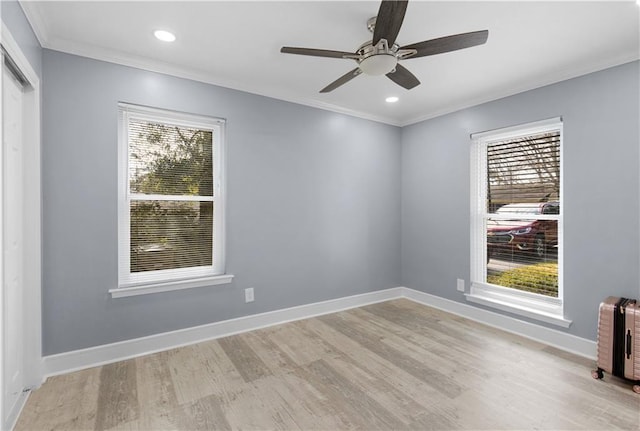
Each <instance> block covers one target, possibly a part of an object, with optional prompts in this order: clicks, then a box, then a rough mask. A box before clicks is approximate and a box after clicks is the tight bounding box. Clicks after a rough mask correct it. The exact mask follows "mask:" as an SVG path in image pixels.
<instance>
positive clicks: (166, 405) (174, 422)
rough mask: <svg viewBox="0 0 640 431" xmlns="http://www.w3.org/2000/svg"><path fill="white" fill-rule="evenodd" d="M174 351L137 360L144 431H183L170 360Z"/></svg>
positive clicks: (182, 416) (137, 376) (141, 417)
mask: <svg viewBox="0 0 640 431" xmlns="http://www.w3.org/2000/svg"><path fill="white" fill-rule="evenodd" d="M170 355H171V352H159V353H156V354H153V355H148V356H143V357H141V358H137V359H136V367H137V369H138V372H137V373H136V378H137V385H138V401H139V406H140V417H139V419H138V421H137V423H138V424H139V426H140V428H141V429H149V430H152V429H153V430H167V429H180V428H181V427H182V426H183V424H184V423H185V421H186V418H185V417H184V414H182V412H181V411H180V410H179V409H177V408H175V406H177V405H178V398H177V396H176V392H175V387H174V384H173V379H172V378H171V372H170V370H169V364H168V358H169V356H170Z"/></svg>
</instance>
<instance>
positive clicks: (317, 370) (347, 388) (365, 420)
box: [298, 360, 406, 429]
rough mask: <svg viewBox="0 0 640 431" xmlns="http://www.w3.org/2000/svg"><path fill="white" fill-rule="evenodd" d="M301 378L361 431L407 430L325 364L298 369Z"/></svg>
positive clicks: (320, 363) (387, 412)
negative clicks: (325, 397)
mask: <svg viewBox="0 0 640 431" xmlns="http://www.w3.org/2000/svg"><path fill="white" fill-rule="evenodd" d="M298 372H299V375H300V377H302V378H304V379H305V380H307V381H309V382H310V383H311V384H312V385H314V386H315V387H316V389H317V390H319V391H321V392H322V393H323V394H325V395H326V396H327V397H328V398H329V399H330V400H331V404H332V406H333V408H334V410H335V411H336V412H337V411H340V412H348V413H349V417H350V418H351V420H352V421H354V422H356V423H357V424H358V425H359V428H362V429H367V428H368V429H402V428H403V427H405V426H406V424H404V423H403V422H402V421H401V420H399V419H398V418H397V417H396V416H394V415H393V414H392V413H391V412H390V411H389V410H387V409H386V408H385V407H384V406H383V405H381V404H380V403H378V402H377V401H375V400H374V399H372V398H371V397H369V396H368V395H367V394H366V393H364V392H363V391H361V390H360V389H358V388H357V387H356V385H354V384H352V383H351V382H350V381H349V379H348V378H346V377H345V376H343V375H341V374H340V373H338V372H337V371H335V370H334V369H333V368H332V367H331V366H330V365H329V364H328V363H327V362H325V361H324V360H318V361H315V362H312V363H311V364H309V365H308V366H307V367H304V368H301V369H300V370H299V371H298Z"/></svg>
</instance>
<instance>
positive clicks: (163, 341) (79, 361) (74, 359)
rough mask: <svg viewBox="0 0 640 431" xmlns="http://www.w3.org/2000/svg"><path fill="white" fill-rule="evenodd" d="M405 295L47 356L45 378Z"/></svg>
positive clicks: (387, 293)
mask: <svg viewBox="0 0 640 431" xmlns="http://www.w3.org/2000/svg"><path fill="white" fill-rule="evenodd" d="M401 296H402V288H400V287H394V288H391V289H385V290H378V291H375V292H369V293H363V294H361V295H354V296H347V297H344V298H338V299H331V300H328V301H322V302H316V303H313V304H306V305H300V306H298V307H291V308H285V309H282V310H275V311H270V312H267V313H260V314H254V315H251V316H245V317H239V318H236V319H230V320H224V321H222V322H215V323H210V324H207V325H202V326H195V327H192V328H186V329H180V330H177V331H171V332H165V333H162V334H156V335H150V336H147V337H142V338H135V339H132V340H126V341H120V342H117V343H112V344H105V345H101V346H95V347H89V348H86V349H81V350H73V351H70V352H65V353H60V354H56V355H50V356H45V357H44V358H43V367H42V368H43V374H44V375H43V377H44V378H45V379H46V378H47V377H51V376H55V375H59V374H64V373H69V372H72V371H77V370H82V369H85V368H91V367H96V366H99V365H104V364H108V363H112V362H116V361H122V360H125V359H131V358H135V357H138V356H143V355H148V354H150V353H156V352H161V351H164V350H169V349H173V348H176V347H182V346H187V345H190V344H195V343H199V342H202V341H207V340H213V339H216V338H222V337H227V336H229V335H233V334H238V333H241V332H247V331H252V330H255V329H260V328H265V327H268V326H273V325H279V324H282V323H287V322H292V321H295V320H301V319H307V318H309V317H314V316H319V315H322V314H329V313H335V312H338V311H342V310H347V309H350V308H356V307H362V306H363V305H368V304H374V303H376V302H383V301H388V300H390V299H396V298H400V297H401Z"/></svg>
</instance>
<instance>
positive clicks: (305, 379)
mask: <svg viewBox="0 0 640 431" xmlns="http://www.w3.org/2000/svg"><path fill="white" fill-rule="evenodd" d="M593 365H594V364H593V363H592V361H589V360H586V359H582V358H580V357H577V356H573V355H570V354H567V353H563V352H561V351H558V350H556V349H553V348H549V347H546V346H545V345H542V344H538V343H535V342H532V341H529V340H526V339H523V338H520V337H517V336H514V335H510V334H507V333H504V332H501V331H499V330H495V329H492V328H488V327H486V326H483V325H480V324H477V323H474V322H471V321H469V320H466V319H463V318H460V317H456V316H453V315H450V314H447V313H444V312H441V311H438V310H434V309H431V308H428V307H424V306H422V305H419V304H415V303H413V302H410V301H408V300H394V301H389V302H385V303H381V304H376V305H371V306H366V307H362V308H358V309H353V310H349V311H344V312H340V313H336V314H331V315H327V316H322V317H317V318H312V319H308V320H303V321H299V322H294V323H287V324H284V325H279V326H275V327H271V328H267V329H262V330H258V331H253V332H249V333H245V334H241V335H235V336H231V337H227V338H222V339H218V340H215V341H210V342H205V343H201V344H197V345H193V346H189V347H184V348H179V349H174V350H170V351H167V352H162V353H157V354H153V355H149V356H144V357H141V358H137V359H132V360H128V361H123V362H118V363H115V364H111V365H105V366H103V367H97V368H92V369H88V370H84V371H79V372H75V373H71V374H67V375H63V376H58V377H53V378H50V379H49V380H48V381H47V382H46V383H45V384H44V385H43V386H42V387H41V388H39V389H38V390H36V391H35V392H34V393H33V394H31V397H30V399H29V401H28V403H27V405H26V407H25V409H24V411H23V413H22V415H21V417H20V419H19V421H18V424H17V426H16V430H20V431H21V430H41V429H42V430H44V429H47V430H53V429H56V430H74V429H91V430H93V429H95V430H107V429H122V430H164V429H180V430H192V429H193V430H195V429H207V430H227V429H243V430H255V429H260V430H263V429H282V430H294V429H303V430H352V429H357V430H401V429H404V430H431V429H439V430H449V429H485V430H489V429H490V430H495V429H543V430H549V429H588V430H593V429H602V430H611V429H634V430H637V429H638V426H639V425H638V424H639V423H640V395H637V394H635V393H633V392H632V391H631V388H630V386H629V385H628V384H626V383H625V382H623V381H621V380H618V379H612V378H611V377H609V376H607V377H605V381H596V380H593V379H592V378H591V374H590V369H591V368H592V367H593Z"/></svg>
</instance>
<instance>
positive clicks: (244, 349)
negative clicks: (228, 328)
mask: <svg viewBox="0 0 640 431" xmlns="http://www.w3.org/2000/svg"><path fill="white" fill-rule="evenodd" d="M218 343H219V344H220V346H221V347H222V350H224V352H225V353H226V354H227V356H228V357H229V359H230V360H231V362H232V363H233V365H235V367H236V370H238V373H240V375H241V376H242V378H243V379H244V381H245V382H247V383H250V382H252V381H254V380H257V379H259V378H261V377H265V376H268V375H271V371H270V370H269V368H268V367H267V366H266V365H265V364H264V362H262V359H260V357H259V356H258V355H256V353H255V352H254V351H253V350H252V349H251V347H250V346H249V345H248V344H247V342H246V341H245V340H243V339H242V336H235V337H226V338H221V339H219V340H218Z"/></svg>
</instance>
